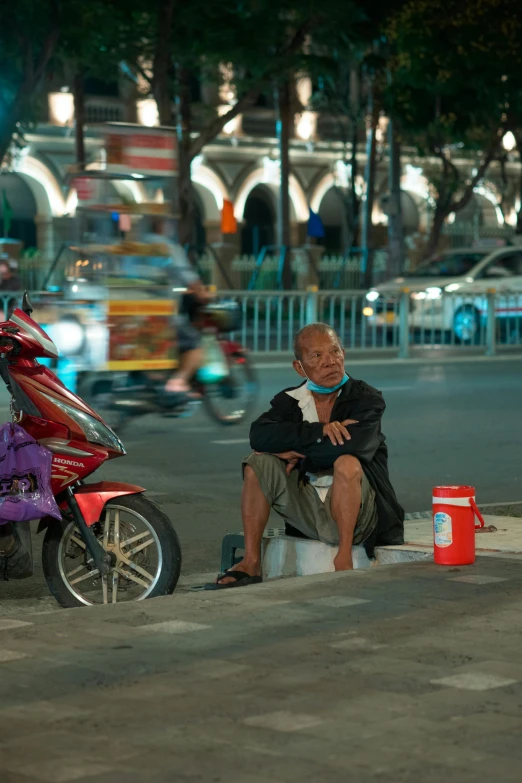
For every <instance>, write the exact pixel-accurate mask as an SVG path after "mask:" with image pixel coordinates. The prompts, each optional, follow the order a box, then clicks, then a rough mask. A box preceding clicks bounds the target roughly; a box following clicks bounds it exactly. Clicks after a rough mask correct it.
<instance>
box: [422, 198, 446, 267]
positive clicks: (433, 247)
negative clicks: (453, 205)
mask: <svg viewBox="0 0 522 783" xmlns="http://www.w3.org/2000/svg"><path fill="white" fill-rule="evenodd" d="M448 215H449V212H448V211H447V210H446V209H444V208H442V207H439V206H438V205H437V206H436V208H435V214H434V216H433V223H432V224H431V229H430V235H429V238H428V242H427V245H426V247H425V249H424V253H423V254H422V257H423V259H428V258H431V257H432V256H433V255H434V254H435V252H436V251H437V247H438V245H439V241H440V234H441V231H442V227H443V225H444V221H445V219H446V217H447V216H448Z"/></svg>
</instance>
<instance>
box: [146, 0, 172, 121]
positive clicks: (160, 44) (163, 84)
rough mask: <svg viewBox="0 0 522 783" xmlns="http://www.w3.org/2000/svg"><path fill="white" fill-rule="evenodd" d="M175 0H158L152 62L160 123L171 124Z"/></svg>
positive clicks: (153, 89)
mask: <svg viewBox="0 0 522 783" xmlns="http://www.w3.org/2000/svg"><path fill="white" fill-rule="evenodd" d="M175 7H176V0H159V5H158V34H157V39H156V51H155V54H154V63H153V74H154V75H153V79H152V91H153V93H154V98H155V99H156V105H157V107H158V115H159V122H160V125H167V126H169V125H172V90H171V85H170V71H171V68H172V60H171V33H172V26H173V23H174V9H175Z"/></svg>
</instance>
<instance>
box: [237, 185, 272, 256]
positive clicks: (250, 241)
mask: <svg viewBox="0 0 522 783" xmlns="http://www.w3.org/2000/svg"><path fill="white" fill-rule="evenodd" d="M243 220H244V226H243V229H242V231H241V252H242V253H245V254H247V255H251V254H254V255H257V254H258V253H259V251H260V250H261V248H262V247H264V246H265V245H273V244H275V205H274V200H273V195H272V194H271V193H270V190H269V189H268V188H267V187H265V186H263V185H257V186H256V187H255V188H253V189H252V190H251V191H250V193H249V194H248V198H247V200H246V203H245V210H244V212H243Z"/></svg>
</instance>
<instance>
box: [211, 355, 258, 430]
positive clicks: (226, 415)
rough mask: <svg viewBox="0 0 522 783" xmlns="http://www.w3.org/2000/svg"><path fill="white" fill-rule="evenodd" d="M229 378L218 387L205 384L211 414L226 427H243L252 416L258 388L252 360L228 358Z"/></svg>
mask: <svg viewBox="0 0 522 783" xmlns="http://www.w3.org/2000/svg"><path fill="white" fill-rule="evenodd" d="M226 361H227V367H228V374H227V376H226V377H225V378H223V380H220V381H218V382H216V383H204V384H201V386H202V392H203V404H204V406H205V408H206V410H207V413H208V414H209V415H210V416H211V417H212V418H213V419H215V421H217V422H219V424H224V425H225V426H231V425H233V424H240V423H241V422H242V421H244V420H245V419H246V418H247V417H248V416H249V415H250V413H251V412H252V408H253V406H254V404H255V401H256V397H257V391H258V384H257V379H256V375H255V372H254V370H253V368H252V365H251V364H250V363H249V361H248V358H247V357H246V356H244V355H241V356H227V357H226Z"/></svg>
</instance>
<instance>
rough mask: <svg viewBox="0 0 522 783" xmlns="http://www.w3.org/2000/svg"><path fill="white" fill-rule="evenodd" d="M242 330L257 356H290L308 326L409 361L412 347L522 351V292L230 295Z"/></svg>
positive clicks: (227, 294) (349, 343) (359, 347)
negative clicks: (324, 325) (328, 329)
mask: <svg viewBox="0 0 522 783" xmlns="http://www.w3.org/2000/svg"><path fill="white" fill-rule="evenodd" d="M220 295H221V296H225V297H226V298H228V299H233V300H235V301H237V302H238V303H239V305H240V309H241V325H240V327H239V329H238V330H237V332H236V333H235V334H234V335H233V337H234V339H237V340H240V341H241V342H242V343H243V344H244V345H245V346H246V347H247V348H249V349H250V350H252V351H254V352H271V351H290V350H292V343H293V337H294V335H295V333H296V332H297V331H298V330H299V329H300V328H302V327H303V326H304V325H305V324H307V323H312V322H314V321H322V322H324V323H328V324H329V325H330V326H332V327H333V328H334V329H335V330H336V331H337V333H338V334H339V335H340V337H341V339H342V340H343V343H344V345H345V347H346V349H347V350H369V351H371V350H381V351H382V350H388V351H390V352H395V353H396V354H397V355H399V356H400V357H403V358H407V357H408V356H409V354H410V349H411V348H412V347H418V348H440V347H454V348H466V347H468V348H469V347H476V348H479V349H482V350H483V351H484V352H485V353H487V354H488V355H493V354H494V353H495V351H496V348H497V346H499V345H512V346H519V347H522V292H521V293H516V292H496V291H494V290H490V291H489V292H487V293H476V294H473V293H470V294H458V293H456V292H455V293H447V292H439V291H435V290H432V291H431V292H430V295H429V296H427V295H426V294H425V293H424V295H423V294H422V293H420V294H416V293H411V292H409V291H407V290H404V291H403V292H400V293H398V294H397V295H393V296H386V297H379V298H378V299H377V300H375V301H368V299H367V298H366V295H365V294H364V293H362V292H361V291H307V292H297V291H296V292H275V291H274V292H266V291H241V292H238V291H228V292H220Z"/></svg>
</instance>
